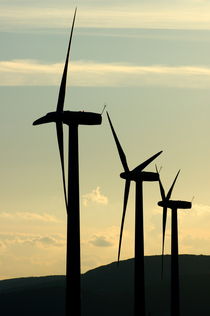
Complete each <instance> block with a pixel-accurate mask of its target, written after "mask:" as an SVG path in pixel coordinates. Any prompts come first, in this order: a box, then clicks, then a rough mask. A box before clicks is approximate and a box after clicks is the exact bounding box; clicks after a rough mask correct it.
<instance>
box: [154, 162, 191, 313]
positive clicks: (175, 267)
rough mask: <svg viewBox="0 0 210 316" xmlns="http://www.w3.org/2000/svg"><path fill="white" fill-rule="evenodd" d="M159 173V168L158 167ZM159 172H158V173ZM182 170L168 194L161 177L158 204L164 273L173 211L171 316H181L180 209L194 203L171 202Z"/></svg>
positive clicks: (187, 207)
mask: <svg viewBox="0 0 210 316" xmlns="http://www.w3.org/2000/svg"><path fill="white" fill-rule="evenodd" d="M156 171H157V167H156ZM157 172H158V171H157ZM179 172H180V170H179V171H178V172H177V175H176V177H175V179H174V181H173V183H172V185H171V187H170V189H169V191H168V193H167V195H165V190H164V188H163V185H162V182H161V180H160V177H159V186H160V194H161V197H162V201H159V202H158V205H159V206H161V207H162V208H163V240H162V273H163V255H164V241H165V229H166V219H167V209H168V208H170V209H171V212H172V214H171V316H179V315H180V302H179V260H178V256H179V251H178V220H177V210H178V209H190V208H191V207H192V203H191V202H188V201H179V200H170V197H171V194H172V191H173V188H174V185H175V183H176V180H177V177H178V175H179Z"/></svg>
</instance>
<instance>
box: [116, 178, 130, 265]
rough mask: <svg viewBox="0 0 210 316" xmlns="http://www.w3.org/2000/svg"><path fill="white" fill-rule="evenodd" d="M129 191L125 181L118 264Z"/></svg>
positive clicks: (127, 182)
mask: <svg viewBox="0 0 210 316" xmlns="http://www.w3.org/2000/svg"><path fill="white" fill-rule="evenodd" d="M129 191H130V180H126V182H125V190H124V202H123V214H122V221H121V228H120V239H119V248H118V257H117V261H118V263H119V261H120V251H121V244H122V234H123V227H124V221H125V214H126V208H127V203H128V195H129Z"/></svg>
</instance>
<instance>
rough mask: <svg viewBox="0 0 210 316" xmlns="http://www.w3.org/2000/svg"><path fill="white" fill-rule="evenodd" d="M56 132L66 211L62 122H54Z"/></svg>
mask: <svg viewBox="0 0 210 316" xmlns="http://www.w3.org/2000/svg"><path fill="white" fill-rule="evenodd" d="M56 132H57V140H58V148H59V154H60V161H61V170H62V181H63V190H64V198H65V205H66V211H68V202H67V193H66V180H65V166H64V146H63V123H62V122H59V123H56Z"/></svg>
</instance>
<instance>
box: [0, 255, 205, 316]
mask: <svg viewBox="0 0 210 316" xmlns="http://www.w3.org/2000/svg"><path fill="white" fill-rule="evenodd" d="M144 260H145V291H146V306H147V309H148V311H150V312H151V314H152V316H169V315H170V291H168V287H169V284H170V261H171V260H170V256H169V255H165V257H164V279H163V280H161V279H160V269H161V256H145V257H144ZM179 265H180V292H181V296H180V304H181V311H182V315H183V316H198V315H200V316H204V315H205V316H206V315H207V316H208V315H210V304H209V293H210V273H209V272H210V270H209V267H210V256H201V255H199V256H195V255H179ZM133 271H134V260H133V259H129V260H123V261H120V265H119V266H118V267H117V265H116V262H113V263H110V264H108V265H105V266H101V267H98V268H96V269H93V270H90V271H88V272H86V273H84V274H82V275H81V289H82V316H99V315H100V316H131V315H133V277H132V276H133ZM64 294H65V276H61V275H60V276H48V277H34V278H18V279H9V280H2V281H0V302H1V315H2V316H14V315H21V316H37V315H38V316H64V315H65V309H64ZM73 315H74V314H73Z"/></svg>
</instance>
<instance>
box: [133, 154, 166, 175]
mask: <svg viewBox="0 0 210 316" xmlns="http://www.w3.org/2000/svg"><path fill="white" fill-rule="evenodd" d="M162 152H163V151H162V150H161V151H159V152H158V153H157V154H155V155H153V156H152V157H150V158H149V159H147V160H145V161H144V162H143V163H141V164H140V165H139V166H138V167H136V168H135V169H133V171H134V172H141V171H142V170H143V169H144V168H146V166H148V165H149V164H150V163H151V162H152V161H153V160H154V159H155V158H157V157H158V156H159V155H160V154H161V153H162Z"/></svg>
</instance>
